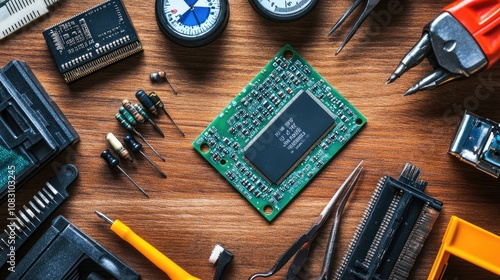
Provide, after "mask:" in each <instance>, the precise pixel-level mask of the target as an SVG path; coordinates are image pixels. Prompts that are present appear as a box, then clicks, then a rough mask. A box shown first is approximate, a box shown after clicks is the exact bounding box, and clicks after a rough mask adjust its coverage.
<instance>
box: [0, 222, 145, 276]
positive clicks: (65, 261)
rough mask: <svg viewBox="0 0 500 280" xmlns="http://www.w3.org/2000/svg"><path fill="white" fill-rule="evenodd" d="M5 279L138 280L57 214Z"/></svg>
mask: <svg viewBox="0 0 500 280" xmlns="http://www.w3.org/2000/svg"><path fill="white" fill-rule="evenodd" d="M7 279H8V280H14V279H15V280H18V279H38V280H53V279H88V280H91V279H96V280H97V279H99V280H113V279H127V280H138V279H139V274H138V273H137V272H136V271H134V270H133V269H132V268H131V267H130V266H128V265H127V264H125V263H124V262H122V261H121V260H119V259H118V258H117V257H116V256H115V255H113V254H112V253H111V252H110V251H108V250H106V248H104V247H102V246H101V245H100V244H99V243H97V242H96V241H95V240H94V239H92V238H91V237H90V236H88V235H87V234H85V233H84V232H82V231H81V230H80V229H79V228H78V227H76V226H75V225H74V224H72V223H71V222H70V221H68V220H67V219H66V218H64V217H63V216H58V217H56V218H55V219H54V221H52V225H51V226H50V227H49V228H48V229H47V231H46V232H45V234H44V235H42V237H41V238H40V239H39V240H38V241H37V242H36V243H35V245H34V246H33V247H32V248H31V249H30V250H29V252H28V253H27V254H26V255H25V256H24V258H23V259H22V260H21V261H20V262H19V264H17V265H16V269H15V272H12V273H10V274H9V276H8V277H7Z"/></svg>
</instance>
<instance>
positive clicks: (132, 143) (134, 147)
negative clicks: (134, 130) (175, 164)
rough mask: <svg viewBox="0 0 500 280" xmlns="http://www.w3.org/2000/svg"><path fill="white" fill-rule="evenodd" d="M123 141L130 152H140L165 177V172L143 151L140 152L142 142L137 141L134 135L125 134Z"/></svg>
mask: <svg viewBox="0 0 500 280" xmlns="http://www.w3.org/2000/svg"><path fill="white" fill-rule="evenodd" d="M123 142H125V144H126V145H127V146H128V147H129V149H130V150H131V151H132V152H134V153H139V154H141V155H142V156H143V157H144V158H145V159H146V160H147V161H148V162H149V163H150V164H151V165H152V166H153V167H154V168H155V169H156V170H158V172H160V174H161V175H162V176H163V177H165V178H167V174H165V172H163V171H162V170H161V169H160V168H159V167H158V166H157V165H156V164H155V163H154V162H153V161H151V159H150V158H149V157H148V156H147V155H146V154H145V153H143V152H142V150H141V149H142V144H141V143H139V142H137V140H135V138H134V136H132V135H131V134H127V135H126V136H125V138H123Z"/></svg>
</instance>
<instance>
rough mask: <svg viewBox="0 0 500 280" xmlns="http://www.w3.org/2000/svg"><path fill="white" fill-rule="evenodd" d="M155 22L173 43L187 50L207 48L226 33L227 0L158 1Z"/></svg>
mask: <svg viewBox="0 0 500 280" xmlns="http://www.w3.org/2000/svg"><path fill="white" fill-rule="evenodd" d="M155 12H156V22H157V23H158V26H159V27H160V30H161V31H162V32H163V34H165V36H166V37H167V38H169V39H170V40H172V41H173V42H175V43H177V44H179V45H182V46H186V47H199V46H203V45H206V44H208V43H210V42H212V41H213V40H215V39H216V38H217V37H219V35H220V34H222V32H223V31H224V29H226V26H227V22H228V20H229V3H228V0H156V8H155Z"/></svg>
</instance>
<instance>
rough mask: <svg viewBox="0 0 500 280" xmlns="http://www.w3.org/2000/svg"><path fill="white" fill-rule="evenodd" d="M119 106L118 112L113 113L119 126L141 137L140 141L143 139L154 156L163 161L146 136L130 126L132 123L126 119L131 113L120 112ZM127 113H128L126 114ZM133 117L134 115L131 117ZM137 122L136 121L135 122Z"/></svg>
mask: <svg viewBox="0 0 500 280" xmlns="http://www.w3.org/2000/svg"><path fill="white" fill-rule="evenodd" d="M121 108H122V107H120V110H119V111H120V112H118V113H117V114H116V115H115V119H116V120H117V121H118V122H119V123H120V124H121V126H123V127H124V128H125V129H126V130H128V131H130V132H133V133H134V134H135V135H137V136H139V138H141V139H142V141H144V143H146V145H148V147H149V148H150V149H151V150H152V151H153V152H154V153H155V154H156V156H158V157H159V158H160V159H161V160H163V161H165V158H163V157H162V156H161V155H160V153H158V152H157V151H156V150H155V148H153V146H152V145H151V144H150V143H149V142H148V140H146V138H144V136H142V134H140V133H139V131H137V130H136V129H135V128H134V126H132V123H131V122H129V121H128V119H129V118H130V117H132V115H131V114H130V113H128V112H126V113H122V112H121ZM125 111H126V110H125ZM127 113H128V114H127ZM132 118H134V117H132ZM136 124H137V123H136Z"/></svg>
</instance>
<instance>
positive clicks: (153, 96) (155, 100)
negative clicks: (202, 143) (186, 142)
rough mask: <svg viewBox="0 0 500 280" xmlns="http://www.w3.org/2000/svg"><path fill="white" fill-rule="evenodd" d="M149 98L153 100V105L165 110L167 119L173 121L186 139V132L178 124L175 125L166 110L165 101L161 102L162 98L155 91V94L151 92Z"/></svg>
mask: <svg viewBox="0 0 500 280" xmlns="http://www.w3.org/2000/svg"><path fill="white" fill-rule="evenodd" d="M149 98H151V101H153V104H154V105H155V106H156V107H157V108H160V109H162V110H163V112H165V115H167V117H168V118H169V119H170V120H171V121H172V123H173V124H174V125H175V127H176V128H177V130H179V132H180V133H181V135H182V137H186V135H185V134H184V132H182V130H181V129H180V128H179V126H178V125H177V123H175V121H174V119H172V117H171V116H170V114H169V113H168V112H167V110H166V109H165V104H163V101H161V99H160V97H159V96H158V95H157V94H156V93H155V92H154V91H153V92H151V93H150V94H149Z"/></svg>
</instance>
